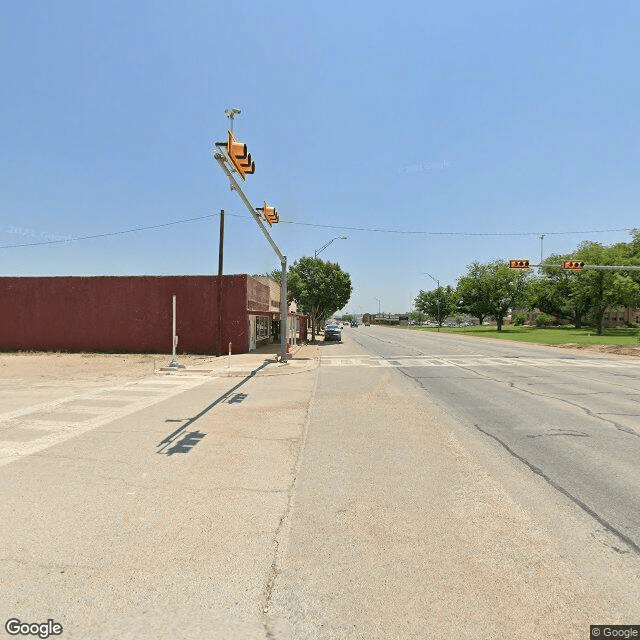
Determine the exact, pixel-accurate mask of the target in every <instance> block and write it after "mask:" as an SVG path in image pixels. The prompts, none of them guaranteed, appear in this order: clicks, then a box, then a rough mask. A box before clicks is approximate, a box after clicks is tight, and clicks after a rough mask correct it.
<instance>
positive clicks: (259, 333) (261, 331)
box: [256, 316, 270, 340]
mask: <svg viewBox="0 0 640 640" xmlns="http://www.w3.org/2000/svg"><path fill="white" fill-rule="evenodd" d="M269 325H270V322H269V318H268V317H267V316H256V340H266V339H268V338H269V331H270V326H269Z"/></svg>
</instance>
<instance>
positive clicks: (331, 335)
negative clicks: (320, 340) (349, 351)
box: [324, 324, 342, 342]
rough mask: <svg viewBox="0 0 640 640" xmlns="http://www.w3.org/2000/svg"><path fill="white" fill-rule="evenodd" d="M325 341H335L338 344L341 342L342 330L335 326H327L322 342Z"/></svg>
mask: <svg viewBox="0 0 640 640" xmlns="http://www.w3.org/2000/svg"><path fill="white" fill-rule="evenodd" d="M327 340H337V341H338V342H340V341H341V340H342V329H340V327H339V326H338V325H337V324H328V325H327V326H326V327H325V328H324V341H325V342H327Z"/></svg>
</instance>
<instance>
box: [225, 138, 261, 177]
mask: <svg viewBox="0 0 640 640" xmlns="http://www.w3.org/2000/svg"><path fill="white" fill-rule="evenodd" d="M228 133H229V137H228V138H227V152H228V153H229V159H230V160H231V164H232V165H233V166H234V167H235V169H236V171H237V172H238V174H239V175H240V177H241V178H242V179H243V180H245V179H246V178H245V176H246V175H247V174H250V173H254V172H255V170H256V164H255V162H253V161H252V160H251V154H250V153H248V152H247V145H246V144H245V143H244V142H238V141H237V140H236V139H235V137H234V135H233V133H231V131H229V132H228Z"/></svg>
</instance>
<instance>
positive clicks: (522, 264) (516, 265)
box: [509, 260, 529, 269]
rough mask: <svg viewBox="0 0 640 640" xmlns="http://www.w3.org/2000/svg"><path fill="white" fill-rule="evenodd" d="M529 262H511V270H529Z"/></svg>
mask: <svg viewBox="0 0 640 640" xmlns="http://www.w3.org/2000/svg"><path fill="white" fill-rule="evenodd" d="M528 268H529V261H528V260H509V269H528Z"/></svg>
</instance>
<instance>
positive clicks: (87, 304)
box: [0, 274, 306, 354]
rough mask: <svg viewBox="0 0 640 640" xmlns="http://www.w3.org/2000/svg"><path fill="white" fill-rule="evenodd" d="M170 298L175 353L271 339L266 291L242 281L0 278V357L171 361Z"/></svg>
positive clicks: (242, 347)
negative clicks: (49, 354) (111, 355)
mask: <svg viewBox="0 0 640 640" xmlns="http://www.w3.org/2000/svg"><path fill="white" fill-rule="evenodd" d="M174 295H175V296H176V307H177V312H176V318H177V322H176V334H177V335H178V347H177V352H178V353H202V354H218V353H227V352H228V345H229V342H231V343H232V351H233V352H234V353H246V352H248V351H249V350H250V349H254V348H255V347H256V346H260V345H261V344H266V343H268V342H269V341H270V340H271V339H272V337H273V332H272V322H273V321H274V320H275V319H276V318H274V315H275V314H274V313H273V311H272V310H270V288H269V285H268V284H265V283H263V282H259V281H258V280H256V279H254V278H252V277H251V276H249V275H246V274H245V275H228V276H222V278H221V279H219V278H218V276H90V277H79V276H62V277H0V309H1V310H2V312H1V313H0V350H5V351H6V350H44V351H125V352H126V351H129V352H136V353H140V352H150V353H171V350H172V318H173V315H172V314H173V311H172V306H173V305H172V302H173V296H174ZM219 301H220V303H219ZM304 331H305V336H306V325H305V327H304ZM300 332H301V333H302V327H301V328H300Z"/></svg>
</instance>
